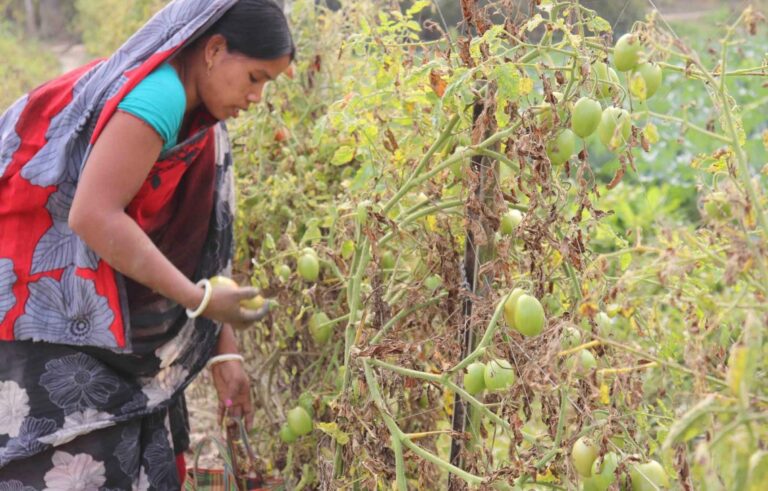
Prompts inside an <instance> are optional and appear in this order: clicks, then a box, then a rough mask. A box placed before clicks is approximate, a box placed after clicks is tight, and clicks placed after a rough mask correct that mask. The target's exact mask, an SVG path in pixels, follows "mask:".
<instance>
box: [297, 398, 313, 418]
mask: <svg viewBox="0 0 768 491" xmlns="http://www.w3.org/2000/svg"><path fill="white" fill-rule="evenodd" d="M299 406H300V407H303V408H304V410H305V411H306V412H307V414H309V417H310V418H311V417H314V415H315V407H314V406H315V396H314V395H312V393H311V392H302V393H301V395H300V396H299Z"/></svg>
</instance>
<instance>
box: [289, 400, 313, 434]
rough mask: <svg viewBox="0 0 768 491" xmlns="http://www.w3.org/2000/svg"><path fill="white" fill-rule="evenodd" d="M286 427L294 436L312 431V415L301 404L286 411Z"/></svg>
mask: <svg viewBox="0 0 768 491" xmlns="http://www.w3.org/2000/svg"><path fill="white" fill-rule="evenodd" d="M288 428H290V429H291V431H292V432H293V433H294V434H295V435H296V436H303V435H306V434H307V433H310V432H311V431H312V417H311V416H310V415H309V413H308V412H307V410H306V409H304V408H303V407H301V406H296V407H295V408H293V409H291V410H290V411H288Z"/></svg>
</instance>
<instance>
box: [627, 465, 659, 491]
mask: <svg viewBox="0 0 768 491" xmlns="http://www.w3.org/2000/svg"><path fill="white" fill-rule="evenodd" d="M629 477H630V480H631V481H632V491H656V490H658V489H664V488H668V487H669V478H668V477H667V472H666V471H665V470H664V467H662V466H661V464H659V463H658V462H656V461H655V460H651V461H650V462H646V463H644V464H637V465H634V466H632V468H631V469H630V471H629Z"/></svg>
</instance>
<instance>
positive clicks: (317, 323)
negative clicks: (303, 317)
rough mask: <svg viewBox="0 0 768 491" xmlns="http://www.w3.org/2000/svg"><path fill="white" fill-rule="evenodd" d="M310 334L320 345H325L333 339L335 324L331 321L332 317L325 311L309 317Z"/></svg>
mask: <svg viewBox="0 0 768 491" xmlns="http://www.w3.org/2000/svg"><path fill="white" fill-rule="evenodd" d="M309 334H310V336H312V340H313V341H314V342H315V343H316V344H318V345H323V344H325V343H327V342H328V340H329V339H331V334H333V324H331V323H330V319H329V318H328V316H327V315H325V312H315V313H314V314H312V317H310V318H309Z"/></svg>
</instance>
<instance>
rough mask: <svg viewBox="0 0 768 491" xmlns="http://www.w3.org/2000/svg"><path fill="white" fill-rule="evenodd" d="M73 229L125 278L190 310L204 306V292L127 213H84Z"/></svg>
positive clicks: (72, 226)
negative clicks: (202, 304) (202, 303)
mask: <svg viewBox="0 0 768 491" xmlns="http://www.w3.org/2000/svg"><path fill="white" fill-rule="evenodd" d="M70 227H71V228H72V230H73V231H74V232H75V233H77V235H79V236H80V238H82V239H83V241H84V242H85V243H86V244H87V245H88V247H90V248H91V249H93V251H94V252H95V253H96V254H98V255H99V256H100V257H101V258H102V259H104V260H105V261H106V262H107V263H108V264H109V265H110V266H112V267H113V268H114V269H115V270H117V271H119V272H120V273H122V274H123V275H125V276H127V277H129V278H131V279H132V280H134V281H136V282H139V283H141V284H143V285H145V286H147V287H149V288H151V289H152V290H154V291H156V292H158V293H159V294H161V295H163V296H164V297H167V298H169V299H171V300H173V301H175V302H177V303H179V304H181V305H183V306H184V307H186V308H189V309H195V308H197V306H198V305H200V302H201V301H202V299H203V290H202V289H201V288H198V287H197V286H195V284H194V283H192V282H191V281H190V280H189V279H188V278H187V277H186V276H184V274H183V273H182V272H181V271H179V270H178V269H177V268H176V267H175V266H174V265H173V264H172V263H171V262H170V261H169V260H168V258H166V257H165V256H164V255H163V253H161V252H160V250H159V249H158V248H157V247H156V246H155V244H154V243H152V240H151V239H150V238H149V237H148V236H147V234H146V233H144V231H143V230H141V228H140V227H139V225H138V224H137V223H136V222H135V221H134V220H133V219H131V217H129V216H128V215H127V214H125V212H122V211H120V212H111V213H110V212H100V211H91V212H87V213H85V214H83V213H82V212H81V213H80V214H79V215H78V220H75V221H72V220H70Z"/></svg>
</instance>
